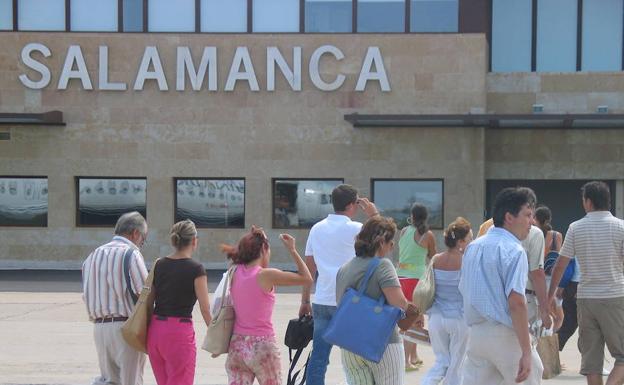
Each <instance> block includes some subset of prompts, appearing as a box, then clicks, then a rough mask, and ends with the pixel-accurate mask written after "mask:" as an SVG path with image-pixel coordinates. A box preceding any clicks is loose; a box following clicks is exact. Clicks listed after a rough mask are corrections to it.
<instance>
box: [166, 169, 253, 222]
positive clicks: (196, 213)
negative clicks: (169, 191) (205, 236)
mask: <svg viewBox="0 0 624 385" xmlns="http://www.w3.org/2000/svg"><path fill="white" fill-rule="evenodd" d="M174 183H175V189H176V193H175V222H178V221H182V220H185V219H190V220H192V221H193V222H195V225H197V227H235V228H243V227H245V180H244V179H204V178H197V179H187V178H184V179H182V178H176V179H174Z"/></svg>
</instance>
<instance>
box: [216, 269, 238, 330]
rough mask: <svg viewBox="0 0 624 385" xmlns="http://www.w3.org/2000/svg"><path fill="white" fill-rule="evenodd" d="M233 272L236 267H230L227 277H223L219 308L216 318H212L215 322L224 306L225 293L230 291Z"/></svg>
mask: <svg viewBox="0 0 624 385" xmlns="http://www.w3.org/2000/svg"><path fill="white" fill-rule="evenodd" d="M235 271H236V265H232V266H230V268H229V269H228V271H227V275H226V276H225V285H223V292H222V293H221V306H220V307H219V311H218V312H217V314H216V316H215V317H214V319H215V320H216V319H217V318H219V314H221V311H222V310H223V308H224V307H225V305H226V301H225V295H226V293H229V292H230V289H231V287H232V280H233V279H234V272H235ZM230 300H231V296H230Z"/></svg>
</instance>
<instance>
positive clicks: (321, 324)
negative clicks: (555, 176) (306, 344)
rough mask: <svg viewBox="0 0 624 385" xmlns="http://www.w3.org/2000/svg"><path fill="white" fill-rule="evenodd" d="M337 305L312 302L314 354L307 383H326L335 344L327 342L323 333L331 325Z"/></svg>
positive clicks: (312, 384) (314, 384)
mask: <svg viewBox="0 0 624 385" xmlns="http://www.w3.org/2000/svg"><path fill="white" fill-rule="evenodd" d="M335 312H336V306H326V305H317V304H314V303H313V304H312V316H313V317H314V335H313V339H312V354H311V355H310V362H309V363H308V370H307V378H306V383H307V384H308V385H325V373H326V372H327V365H329V354H330V353H331V348H332V346H333V345H331V344H329V343H327V342H325V339H323V334H324V333H325V329H327V326H329V321H331V319H332V317H333V315H334V313H335Z"/></svg>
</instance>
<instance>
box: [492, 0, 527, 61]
mask: <svg viewBox="0 0 624 385" xmlns="http://www.w3.org/2000/svg"><path fill="white" fill-rule="evenodd" d="M532 12H533V10H532V0H493V3H492V71H495V72H529V71H531V36H532V31H531V26H532V21H531V20H532Z"/></svg>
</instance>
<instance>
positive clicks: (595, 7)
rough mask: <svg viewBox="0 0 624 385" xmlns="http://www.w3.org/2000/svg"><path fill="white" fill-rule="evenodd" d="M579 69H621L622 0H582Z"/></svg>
mask: <svg viewBox="0 0 624 385" xmlns="http://www.w3.org/2000/svg"><path fill="white" fill-rule="evenodd" d="M582 36H583V37H582V46H583V50H582V58H581V63H582V69H583V71H620V70H621V69H622V0H583V32H582Z"/></svg>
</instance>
